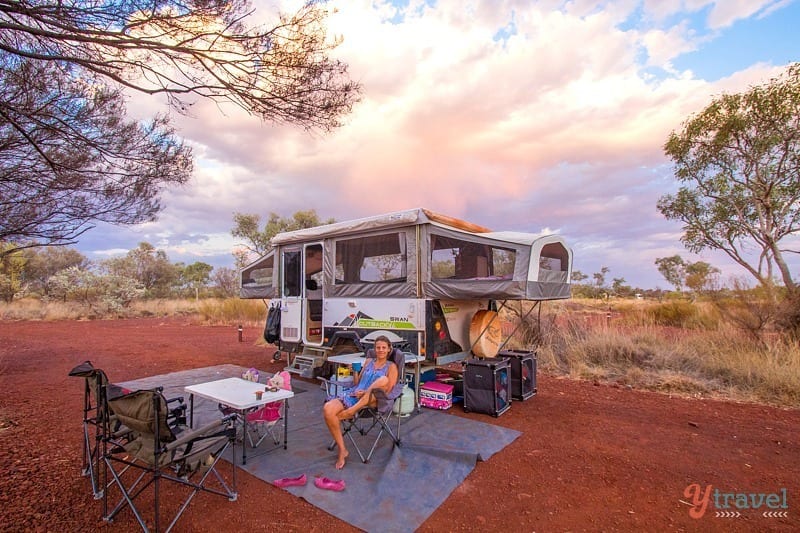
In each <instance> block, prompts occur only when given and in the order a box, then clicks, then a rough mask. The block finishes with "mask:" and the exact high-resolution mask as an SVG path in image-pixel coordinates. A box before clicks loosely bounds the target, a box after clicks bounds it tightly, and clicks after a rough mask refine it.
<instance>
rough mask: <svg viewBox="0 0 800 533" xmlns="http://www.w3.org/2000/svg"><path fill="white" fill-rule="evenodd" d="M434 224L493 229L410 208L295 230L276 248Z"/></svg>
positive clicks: (282, 237) (278, 239) (278, 241)
mask: <svg viewBox="0 0 800 533" xmlns="http://www.w3.org/2000/svg"><path fill="white" fill-rule="evenodd" d="M428 222H434V223H438V224H442V225H445V226H450V227H452V228H456V229H460V230H462V231H469V232H471V233H487V232H490V231H491V230H489V229H487V228H484V227H483V226H479V225H478V224H473V223H471V222H467V221H465V220H461V219H458V218H454V217H449V216H447V215H440V214H438V213H434V212H433V211H429V210H428V209H424V208H421V207H417V208H414V209H407V210H405V211H395V212H393V213H386V214H383V215H376V216H371V217H364V218H357V219H355V220H345V221H343V222H334V223H333V224H325V225H323V226H316V227H313V228H306V229H299V230H295V231H288V232H286V233H281V234H278V235H276V236H275V237H273V239H272V241H271V242H272V245H273V246H278V245H281V244H289V243H293V242H304V241H309V240H314V239H323V238H325V237H329V236H333V235H335V236H341V235H349V234H352V233H360V232H363V231H368V230H373V229H374V230H378V229H388V228H393V227H402V226H412V225H415V224H425V223H428Z"/></svg>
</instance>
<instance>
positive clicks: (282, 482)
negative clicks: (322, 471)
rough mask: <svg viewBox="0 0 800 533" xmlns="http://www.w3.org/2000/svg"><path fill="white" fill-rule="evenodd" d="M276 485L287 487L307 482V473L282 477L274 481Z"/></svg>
mask: <svg viewBox="0 0 800 533" xmlns="http://www.w3.org/2000/svg"><path fill="white" fill-rule="evenodd" d="M272 484H273V485H275V486H276V487H280V488H282V489H285V488H286V487H299V486H301V485H305V484H306V475H305V474H302V475H300V476H298V477H282V478H280V479H276V480H275V481H273V482H272Z"/></svg>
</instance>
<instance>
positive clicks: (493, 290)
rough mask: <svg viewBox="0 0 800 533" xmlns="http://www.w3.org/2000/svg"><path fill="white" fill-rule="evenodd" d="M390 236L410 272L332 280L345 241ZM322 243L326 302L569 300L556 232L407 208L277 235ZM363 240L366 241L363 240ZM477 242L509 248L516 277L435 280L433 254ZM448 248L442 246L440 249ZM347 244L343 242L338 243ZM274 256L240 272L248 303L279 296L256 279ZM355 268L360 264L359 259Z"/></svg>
mask: <svg viewBox="0 0 800 533" xmlns="http://www.w3.org/2000/svg"><path fill="white" fill-rule="evenodd" d="M386 232H390V233H392V232H397V234H398V235H402V241H403V243H404V244H403V249H404V254H405V256H406V264H407V273H406V274H407V275H406V276H405V277H404V278H403V279H402V280H399V281H398V282H393V283H369V282H367V283H362V282H353V281H352V280H349V281H346V282H344V283H342V282H341V281H337V280H335V279H334V277H335V276H334V273H335V272H336V269H337V268H341V267H337V253H336V248H337V246H340V245H341V244H337V243H343V242H344V240H348V239H350V240H352V239H359V238H363V239H368V238H371V237H368V236H380V235H383V234H385V233H386ZM316 241H324V242H325V243H326V244H325V248H324V259H323V264H324V268H323V274H324V282H323V287H322V289H323V293H324V296H325V297H355V296H360V297H384V298H445V299H454V300H457V299H475V298H480V299H483V298H493V299H519V300H548V299H561V298H568V297H569V292H570V291H569V276H570V273H571V268H572V252H571V251H570V250H569V248H567V246H566V244H565V242H564V240H563V239H562V238H561V237H560V236H557V235H538V234H533V233H524V232H513V231H498V232H493V231H491V230H489V229H488V228H485V227H482V226H479V225H477V224H472V223H470V222H466V221H463V220H460V219H457V218H453V217H448V216H445V215H440V214H437V213H434V212H432V211H429V210H427V209H423V208H415V209H408V210H404V211H397V212H393V213H387V214H382V215H377V216H372V217H365V218H359V219H355V220H348V221H343V222H336V223H333V224H327V225H323V226H317V227H314V228H307V229H301V230H297V231H291V232H286V233H281V234H279V235H276V236H275V237H274V238H273V239H272V245H273V246H274V247H276V248H282V247H284V246H294V245H295V244H298V243H312V242H316ZM365 242H366V241H365ZM458 242H461V243H475V244H478V245H481V246H482V249H484V250H490V249H494V250H500V251H502V250H508V251H509V253H513V254H514V257H515V261H514V268H513V274H511V273H505V275H503V276H497V275H492V272H488V274H489V275H486V274H477V273H476V274H475V275H474V276H469V275H468V276H460V275H457V276H453V277H454V278H457V279H447V278H437V277H436V276H435V275H434V272H433V270H432V266H431V261H432V255H434V253H435V252H434V250H446V249H448V248H451V247H453V246H463V245H464V244H461V245H459V244H454V243H458ZM442 243H444V244H442ZM341 246H344V245H341ZM275 261H276V258H275V257H274V256H270V255H269V254H268V255H267V256H264V257H262V258H260V259H259V260H257V261H255V262H254V263H251V265H248V266H247V267H245V269H243V270H242V286H241V296H242V297H243V298H272V297H275V296H277V293H278V278H277V276H273V275H272V274H269V277H270V278H272V282H271V285H270V286H267V285H265V284H264V283H261V282H259V281H258V279H257V278H258V277H259V276H258V275H257V273H258V272H260V271H263V272H266V270H264V269H267V268H268V269H270V270H271V271H272V269H273V267H275V266H277V265H275ZM356 262H357V263H358V264H357V265H353V268H355V267H357V266H358V265H360V264H361V263H360V259H358V258H356ZM350 271H351V270H348V272H350Z"/></svg>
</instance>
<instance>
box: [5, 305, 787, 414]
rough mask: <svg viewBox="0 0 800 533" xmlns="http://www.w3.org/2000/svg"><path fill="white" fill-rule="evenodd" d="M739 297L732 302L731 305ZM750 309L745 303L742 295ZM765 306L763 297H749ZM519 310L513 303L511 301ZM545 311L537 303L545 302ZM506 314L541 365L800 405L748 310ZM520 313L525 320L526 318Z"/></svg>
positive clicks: (148, 312)
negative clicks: (748, 321)
mask: <svg viewBox="0 0 800 533" xmlns="http://www.w3.org/2000/svg"><path fill="white" fill-rule="evenodd" d="M266 304H267V303H266V302H263V301H261V300H242V299H238V298H207V299H200V300H193V299H150V300H136V301H134V302H133V303H132V304H131V305H130V306H128V307H127V308H126V309H125V312H124V313H123V314H122V315H120V314H119V313H113V314H110V315H105V316H104V315H99V314H98V313H96V312H94V311H92V310H91V309H90V308H87V306H85V305H81V304H79V303H76V302H46V301H41V300H38V299H32V298H27V299H20V300H16V301H14V302H12V303H3V304H0V319H2V320H44V321H47V320H87V319H113V318H122V317H124V318H137V317H141V318H148V317H168V316H181V317H184V318H186V319H187V320H189V321H190V322H192V323H195V324H207V325H231V326H235V325H238V324H244V325H246V326H250V327H252V326H259V325H261V324H263V321H264V318H265V316H266ZM731 305H732V304H731ZM736 307H737V309H738V310H739V311H740V312H741V308H742V307H743V306H742V305H741V304H738V303H737V304H736ZM744 307H745V308H748V307H749V308H750V309H752V310H753V311H752V312H753V313H755V312H758V311H759V309H760V308H759V307H758V306H756V305H750V306H744ZM512 309H513V308H512ZM537 311H538V310H537ZM540 311H541V312H540V313H539V312H537V313H529V314H528V315H527V316H526V313H525V311H524V310H523V311H522V312H519V311H516V312H512V313H507V316H506V317H505V318H506V320H507V321H508V322H509V323H510V325H511V328H512V329H513V328H516V331H515V332H514V335H513V337H512V338H511V339H510V340H509V343H508V347H510V348H517V349H531V348H534V349H536V351H537V354H538V367H539V370H540V371H542V372H546V373H548V374H550V375H554V376H563V377H565V378H571V379H581V380H591V381H594V382H597V383H604V384H611V385H614V386H623V387H631V388H637V389H646V390H653V391H658V392H662V393H667V394H674V395H688V396H695V397H718V398H725V399H729V400H734V401H745V402H756V403H763V404H769V405H775V406H782V407H791V408H798V407H800V347H799V346H798V343H797V342H796V341H795V340H793V339H791V338H789V337H787V336H786V335H782V334H779V333H777V332H775V331H772V330H770V329H769V328H764V330H763V331H759V332H758V334H754V333H753V331H751V330H750V329H748V328H745V327H742V326H741V325H739V324H738V322H742V320H741V316H739V317H738V319H737V320H735V321H732V320H730V319H728V318H726V315H729V314H730V313H723V312H721V310H720V307H719V305H718V304H712V303H710V302H706V301H696V302H689V301H683V300H665V301H662V302H656V301H648V300H635V299H619V300H611V301H610V302H604V301H600V300H593V299H572V300H567V301H559V302H544V303H542V304H541V310H540ZM520 315H521V316H522V317H523V319H520V318H519V317H520Z"/></svg>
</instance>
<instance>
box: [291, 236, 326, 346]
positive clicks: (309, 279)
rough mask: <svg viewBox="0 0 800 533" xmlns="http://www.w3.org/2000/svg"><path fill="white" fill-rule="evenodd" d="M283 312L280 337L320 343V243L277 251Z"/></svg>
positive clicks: (314, 343)
mask: <svg viewBox="0 0 800 533" xmlns="http://www.w3.org/2000/svg"><path fill="white" fill-rule="evenodd" d="M281 264H282V267H283V268H282V273H283V283H282V286H281V291H282V292H281V296H282V297H283V316H282V317H281V340H283V341H285V342H303V343H304V344H309V345H312V346H320V345H322V244H321V243H308V244H303V245H296V246H289V247H286V248H283V249H282V251H281Z"/></svg>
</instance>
